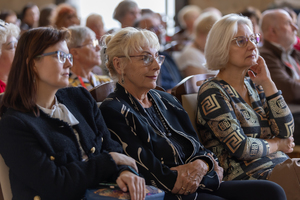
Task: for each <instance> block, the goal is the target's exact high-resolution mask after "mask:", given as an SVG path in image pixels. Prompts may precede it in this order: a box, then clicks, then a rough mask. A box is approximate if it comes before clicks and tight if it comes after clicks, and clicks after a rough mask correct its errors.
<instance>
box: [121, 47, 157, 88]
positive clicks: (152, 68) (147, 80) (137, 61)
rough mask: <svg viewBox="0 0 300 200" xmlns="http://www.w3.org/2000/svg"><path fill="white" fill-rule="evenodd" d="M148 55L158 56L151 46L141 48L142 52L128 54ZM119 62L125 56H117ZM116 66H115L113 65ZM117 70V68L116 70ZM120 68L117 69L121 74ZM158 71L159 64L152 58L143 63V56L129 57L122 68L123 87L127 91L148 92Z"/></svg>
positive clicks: (154, 82)
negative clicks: (146, 63)
mask: <svg viewBox="0 0 300 200" xmlns="http://www.w3.org/2000/svg"><path fill="white" fill-rule="evenodd" d="M137 55H150V56H153V57H154V58H155V57H157V56H158V52H157V50H156V49H153V48H143V51H142V52H139V53H135V54H133V55H130V56H137ZM117 59H119V60H120V62H124V60H125V59H126V60H127V58H117ZM115 67H116V66H115ZM117 71H118V70H117ZM121 71H122V68H121V69H120V70H119V71H118V73H119V77H120V76H121V73H122V72H121ZM159 72H160V65H159V64H158V62H157V61H156V60H155V59H154V60H153V62H152V63H151V64H149V65H145V64H144V59H143V57H142V56H141V57H131V61H128V63H127V64H126V66H125V67H124V68H123V75H124V87H125V88H126V89H127V90H129V91H135V92H148V91H149V90H150V89H154V88H155V87H156V80H157V77H158V74H159Z"/></svg>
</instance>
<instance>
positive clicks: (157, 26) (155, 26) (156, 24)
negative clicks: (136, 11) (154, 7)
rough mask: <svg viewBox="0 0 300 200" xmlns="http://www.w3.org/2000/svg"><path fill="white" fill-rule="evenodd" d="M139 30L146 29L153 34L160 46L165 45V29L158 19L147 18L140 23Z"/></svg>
mask: <svg viewBox="0 0 300 200" xmlns="http://www.w3.org/2000/svg"><path fill="white" fill-rule="evenodd" d="M139 28H141V29H147V30H150V31H152V32H154V33H155V34H156V35H157V37H158V40H159V43H160V44H164V43H165V33H166V32H165V29H164V27H163V25H162V24H161V21H160V19H158V18H156V17H153V18H147V19H144V20H142V21H141V22H140V24H139Z"/></svg>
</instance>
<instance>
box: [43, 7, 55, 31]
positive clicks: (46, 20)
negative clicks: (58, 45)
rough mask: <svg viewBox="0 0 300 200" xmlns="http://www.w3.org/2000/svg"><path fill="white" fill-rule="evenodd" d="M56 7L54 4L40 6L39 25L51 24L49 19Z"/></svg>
mask: <svg viewBox="0 0 300 200" xmlns="http://www.w3.org/2000/svg"><path fill="white" fill-rule="evenodd" d="M55 9H56V5H55V4H49V5H46V6H44V7H42V8H41V10H40V11H41V12H40V19H39V27H43V26H53V24H52V23H51V19H52V18H53V16H54V13H55Z"/></svg>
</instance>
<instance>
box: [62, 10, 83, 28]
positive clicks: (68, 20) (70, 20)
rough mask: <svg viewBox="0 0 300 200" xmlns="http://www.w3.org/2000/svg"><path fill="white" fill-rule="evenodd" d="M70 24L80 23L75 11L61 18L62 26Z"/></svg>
mask: <svg viewBox="0 0 300 200" xmlns="http://www.w3.org/2000/svg"><path fill="white" fill-rule="evenodd" d="M72 25H80V20H79V19H78V16H77V14H76V13H69V14H67V15H65V16H64V19H62V27H66V28H68V27H69V26H72Z"/></svg>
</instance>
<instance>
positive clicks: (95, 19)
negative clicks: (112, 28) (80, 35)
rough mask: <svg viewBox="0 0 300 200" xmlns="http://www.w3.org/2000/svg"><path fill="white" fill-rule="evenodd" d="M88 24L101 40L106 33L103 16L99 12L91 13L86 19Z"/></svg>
mask: <svg viewBox="0 0 300 200" xmlns="http://www.w3.org/2000/svg"><path fill="white" fill-rule="evenodd" d="M86 26H87V27H88V28H90V29H91V30H92V31H94V32H95V34H96V39H97V40H99V41H100V40H101V37H102V36H103V35H104V34H105V30H104V23H103V20H102V16H101V15H99V14H91V15H89V16H88V18H87V19H86Z"/></svg>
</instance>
